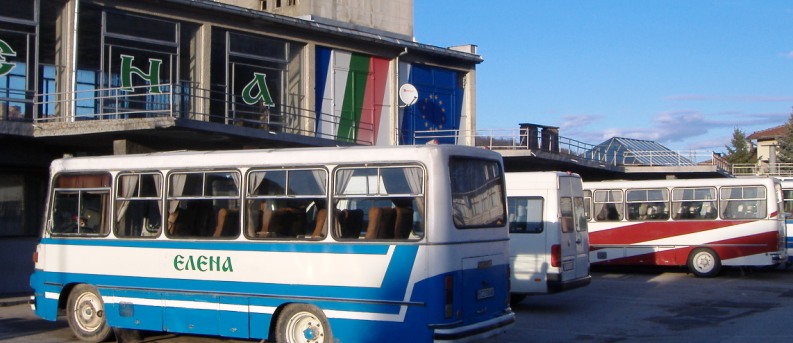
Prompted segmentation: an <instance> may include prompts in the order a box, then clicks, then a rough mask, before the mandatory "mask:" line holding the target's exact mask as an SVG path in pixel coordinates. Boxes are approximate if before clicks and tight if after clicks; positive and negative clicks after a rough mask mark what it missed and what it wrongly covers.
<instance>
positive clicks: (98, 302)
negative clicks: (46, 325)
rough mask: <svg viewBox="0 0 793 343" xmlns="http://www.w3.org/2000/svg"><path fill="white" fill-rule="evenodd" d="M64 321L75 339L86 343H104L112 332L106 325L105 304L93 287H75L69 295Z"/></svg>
mask: <svg viewBox="0 0 793 343" xmlns="http://www.w3.org/2000/svg"><path fill="white" fill-rule="evenodd" d="M66 311H67V314H66V319H67V320H68V322H69V327H70V328H71V329H72V332H73V333H74V335H75V336H77V338H79V339H80V340H83V341H86V342H104V341H106V340H107V339H108V338H110V334H111V333H112V330H111V328H110V326H108V325H107V317H106V316H105V304H104V303H103V302H102V297H100V296H99V291H97V290H96V288H94V287H93V286H89V285H77V286H75V287H74V289H72V292H71V293H69V301H68V304H67V308H66Z"/></svg>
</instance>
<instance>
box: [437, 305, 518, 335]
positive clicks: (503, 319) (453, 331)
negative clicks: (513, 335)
mask: <svg viewBox="0 0 793 343" xmlns="http://www.w3.org/2000/svg"><path fill="white" fill-rule="evenodd" d="M514 323H515V313H513V312H512V311H509V312H508V313H505V314H504V315H501V316H499V317H496V318H493V319H490V320H486V321H483V322H479V323H476V324H471V325H467V326H458V327H454V328H443V329H441V328H438V329H435V332H434V335H433V340H434V341H435V342H471V341H477V340H480V339H485V338H488V337H493V336H495V335H498V334H502V333H504V332H506V331H507V329H508V328H509V327H510V326H512V325H513V324H514Z"/></svg>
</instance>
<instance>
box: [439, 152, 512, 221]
mask: <svg viewBox="0 0 793 343" xmlns="http://www.w3.org/2000/svg"><path fill="white" fill-rule="evenodd" d="M449 174H450V175H449V177H450V180H451V184H450V186H451V191H452V218H453V220H454V224H455V225H456V226H457V227H458V228H475V227H496V226H501V225H504V222H505V221H506V219H507V218H506V206H505V205H506V204H505V203H504V199H503V196H504V193H503V190H504V177H503V173H502V170H501V165H500V164H498V163H496V162H493V161H486V160H475V159H462V158H452V159H451V161H450V162H449Z"/></svg>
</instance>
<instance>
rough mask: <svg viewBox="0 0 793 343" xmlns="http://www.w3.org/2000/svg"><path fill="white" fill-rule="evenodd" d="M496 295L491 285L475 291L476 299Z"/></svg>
mask: <svg viewBox="0 0 793 343" xmlns="http://www.w3.org/2000/svg"><path fill="white" fill-rule="evenodd" d="M494 296H496V290H495V289H494V288H493V287H488V288H480V289H478V290H477V291H476V300H482V299H487V298H492V297H494Z"/></svg>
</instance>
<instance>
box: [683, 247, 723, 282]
mask: <svg viewBox="0 0 793 343" xmlns="http://www.w3.org/2000/svg"><path fill="white" fill-rule="evenodd" d="M688 269H689V270H690V271H691V272H692V273H694V275H696V276H697V277H714V276H716V275H718V274H719V271H720V270H721V260H720V259H719V255H717V254H716V252H714V251H713V250H711V249H708V248H697V249H694V251H692V252H691V254H690V255H688Z"/></svg>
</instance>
